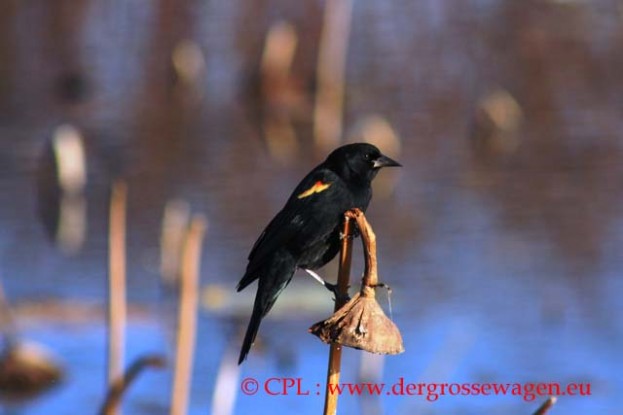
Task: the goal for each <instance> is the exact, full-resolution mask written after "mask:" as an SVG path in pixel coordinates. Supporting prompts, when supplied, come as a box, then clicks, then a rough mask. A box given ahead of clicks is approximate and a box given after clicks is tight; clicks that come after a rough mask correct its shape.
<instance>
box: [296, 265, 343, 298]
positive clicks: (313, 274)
mask: <svg viewBox="0 0 623 415" xmlns="http://www.w3.org/2000/svg"><path fill="white" fill-rule="evenodd" d="M303 270H304V271H305V272H306V273H308V274H309V275H311V277H312V278H313V279H315V280H316V281H318V282H319V283H320V284H322V285H323V286H324V287H325V288H326V289H327V290H329V291H331V292H332V293H333V295H334V296H335V298H336V299H337V298H340V297H343V295H341V294H340V293H339V291H338V289H337V284H331V283H329V282H326V281H325V280H324V279H323V278H322V277H321V276H320V275H318V274H317V273H316V272H314V271H312V270H311V269H306V268H303ZM346 299H347V300H348V294H346Z"/></svg>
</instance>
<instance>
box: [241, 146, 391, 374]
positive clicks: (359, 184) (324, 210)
mask: <svg viewBox="0 0 623 415" xmlns="http://www.w3.org/2000/svg"><path fill="white" fill-rule="evenodd" d="M386 166H400V164H399V163H397V162H396V161H394V160H392V159H390V158H389V157H387V156H384V155H383V154H381V152H380V151H379V149H378V148H376V147H375V146H373V145H371V144H363V143H358V144H349V145H345V146H342V147H340V148H338V149H336V150H334V151H333V152H332V153H331V154H330V155H329V157H327V159H326V160H325V161H324V162H323V163H321V164H320V165H318V166H317V167H316V168H315V169H313V170H312V171H311V172H310V173H309V174H308V175H307V176H305V178H304V179H303V180H302V181H301V183H299V185H298V186H296V189H294V192H293V193H292V195H291V196H290V198H289V199H288V201H287V202H286V205H285V206H284V207H283V209H281V211H280V212H279V213H278V214H277V216H275V218H274V219H273V220H272V221H271V222H270V223H269V224H268V226H267V227H266V229H264V232H262V234H261V235H260V237H259V238H258V240H257V241H256V242H255V245H254V246H253V248H252V250H251V253H250V254H249V264H248V265H247V270H246V272H245V274H244V276H243V277H242V279H241V280H240V282H239V283H238V287H237V290H238V291H241V290H242V289H244V288H245V287H246V286H247V285H249V284H251V283H252V282H253V281H255V280H256V279H259V283H258V287H257V294H256V296H255V304H254V305H253V314H252V315H251V321H250V322H249V327H248V328H247V333H246V335H245V336H244V342H243V343H242V350H241V351H240V358H239V360H238V364H240V363H242V362H243V361H244V359H245V358H246V357H247V354H248V353H249V349H250V348H251V345H252V344H253V341H254V340H255V335H256V334H257V331H258V329H259V327H260V322H261V321H262V318H264V316H266V314H267V313H268V312H269V311H270V309H271V308H272V306H273V304H275V301H276V300H277V297H278V296H279V294H281V292H282V291H283V289H284V288H286V286H287V285H288V283H290V280H291V279H292V276H293V274H294V271H295V270H296V269H297V268H302V269H317V268H320V267H322V266H323V265H325V264H326V263H327V262H329V261H331V260H332V259H333V258H334V257H335V255H336V254H337V253H338V252H339V250H340V230H341V225H342V223H343V216H344V212H346V211H347V210H349V209H352V208H359V209H361V210H362V211H364V212H365V210H366V208H367V207H368V203H370V199H371V198H372V188H371V187H370V184H371V182H372V179H374V177H375V176H376V174H377V173H378V171H379V169H380V168H381V167H386Z"/></svg>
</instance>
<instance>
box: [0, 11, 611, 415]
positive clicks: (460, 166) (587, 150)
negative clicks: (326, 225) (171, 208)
mask: <svg viewBox="0 0 623 415" xmlns="http://www.w3.org/2000/svg"><path fill="white" fill-rule="evenodd" d="M352 13H353V15H352V19H351V33H350V41H349V51H348V56H347V58H348V59H347V67H346V73H345V82H346V84H345V114H344V128H345V132H346V135H349V136H357V134H359V133H360V132H359V130H358V128H357V126H359V125H361V124H362V123H364V121H363V120H366V119H369V118H367V117H370V116H372V115H373V114H379V115H380V116H382V117H383V119H384V120H386V121H387V123H388V128H390V129H391V130H393V131H395V133H396V135H397V136H399V137H401V141H402V143H401V145H400V151H401V154H400V155H399V156H397V158H398V159H399V160H400V162H401V163H402V164H403V165H404V166H405V167H403V169H402V170H401V171H400V172H399V174H398V178H397V180H396V187H395V189H394V190H393V191H392V192H389V191H385V192H384V191H383V189H377V192H376V194H377V196H378V197H375V200H374V201H373V202H372V204H371V207H370V209H369V220H370V222H371V223H372V225H373V226H374V228H375V231H376V233H377V236H378V239H379V260H380V264H379V266H380V273H381V275H380V277H381V279H382V280H383V281H385V282H387V283H389V284H391V285H392V287H393V289H394V294H393V298H392V301H393V308H394V318H395V321H396V323H397V324H398V326H399V327H400V328H401V331H402V333H403V335H404V341H405V348H406V352H405V353H404V354H403V355H400V356H392V357H388V358H386V359H385V360H384V362H385V367H384V370H383V380H384V381H385V382H388V383H392V382H394V381H396V379H398V378H399V377H401V376H403V377H405V378H406V379H407V380H408V381H413V382H417V381H422V382H433V381H441V382H468V381H473V382H485V381H491V382H508V381H511V382H514V381H518V382H521V381H557V382H572V381H575V382H592V384H593V393H594V396H592V397H591V398H571V397H561V399H560V400H559V402H558V403H557V405H556V406H555V408H554V409H553V410H552V411H551V412H552V413H575V412H578V413H579V412H586V413H604V414H607V413H615V408H618V407H620V406H621V405H622V404H623V401H622V398H621V393H620V392H621V390H622V388H623V382H622V380H621V377H620V375H619V373H620V372H621V370H622V369H623V367H622V366H621V359H620V346H621V345H622V344H623V323H622V320H621V318H620V317H619V316H620V315H621V313H623V304H622V301H621V298H620V293H621V292H623V290H622V288H623V287H622V286H621V285H622V283H621V278H619V275H618V274H619V273H620V270H621V269H623V263H622V260H621V256H620V247H621V246H622V243H623V237H622V235H623V222H622V220H621V219H622V216H621V209H620V206H621V203H622V202H623V200H622V199H623V198H622V196H623V192H622V191H621V177H623V171H622V170H623V167H622V166H623V163H622V161H623V149H622V143H623V141H622V138H623V137H622V136H621V131H623V121H622V118H621V117H620V114H621V111H622V110H623V108H622V107H621V105H622V104H621V100H620V96H621V94H622V93H623V91H622V87H623V75H622V74H623V70H622V69H623V55H622V54H620V53H619V49H620V44H621V41H622V36H623V26H622V23H623V21H622V19H621V13H620V5H619V4H618V3H617V2H615V1H609V0H596V1H593V2H580V1H565V2H562V1H546V0H528V1H524V2H513V1H504V0H488V1H486V0H473V1H469V2H464V1H457V0H444V1H423V0H422V1H415V2H372V1H361V2H355V3H354V8H353V11H352ZM322 19H323V7H322V5H321V4H317V3H314V2H305V3H304V4H298V3H292V2H285V1H280V0H274V1H269V2H259V3H253V4H252V5H246V4H241V3H240V4H239V3H238V2H201V1H195V0H186V1H183V2H176V3H174V2H170V1H157V2H152V3H149V4H147V3H145V2H137V1H115V2H95V1H89V0H79V1H75V0H71V1H69V0H63V1H59V2H54V3H49V2H27V3H24V2H16V1H5V2H2V4H0V142H1V146H2V147H1V149H0V192H1V194H2V195H3V202H4V203H2V204H0V274H1V277H2V278H3V281H4V284H5V286H6V291H7V293H8V295H9V297H10V298H11V300H12V302H13V303H15V304H16V305H17V306H18V308H17V310H18V313H17V317H18V322H19V323H21V324H20V327H21V332H22V335H23V336H24V337H25V338H28V339H32V340H35V341H37V342H41V343H43V344H46V345H47V347H49V348H51V349H53V350H54V351H55V354H57V355H58V356H60V357H61V359H63V365H64V367H65V368H66V369H67V371H68V376H67V380H66V381H65V382H64V383H63V384H62V385H61V386H59V387H58V388H57V389H55V390H54V391H51V392H49V393H48V394H46V395H44V396H43V397H41V398H39V399H38V400H36V401H35V402H33V403H29V404H26V405H24V406H16V407H12V409H10V411H11V413H18V414H22V413H23V414H30V413H59V414H62V413H70V412H73V411H72V410H70V409H69V408H76V407H86V408H88V410H91V411H92V412H94V411H95V405H94V402H98V403H99V402H100V401H101V398H103V396H104V390H103V389H104V350H105V347H104V341H105V331H104V317H103V315H99V314H95V315H93V317H92V318H91V319H88V320H87V321H73V320H66V319H63V318H62V316H60V315H59V316H58V318H54V316H55V314H53V313H52V312H50V311H49V310H48V311H46V310H44V311H42V312H41V313H40V314H39V315H35V316H33V315H25V314H22V313H20V312H19V310H20V308H19V306H20V304H24V303H25V302H29V303H30V302H37V301H43V300H46V301H53V302H56V303H63V304H64V303H65V302H71V303H74V302H76V303H94V304H96V305H98V306H99V305H102V304H103V303H104V298H105V293H106V291H105V290H106V281H105V278H106V236H105V235H106V227H107V223H106V222H107V219H106V217H107V203H108V196H109V187H110V183H111V182H112V180H113V179H114V178H116V177H120V176H122V177H125V178H127V180H128V183H129V216H128V221H129V224H130V229H129V236H128V237H129V240H128V250H129V252H128V258H131V260H130V261H129V263H128V277H129V281H128V284H129V287H128V295H129V297H130V301H131V302H132V303H133V304H140V306H141V307H143V308H144V309H145V310H146V311H145V317H144V318H142V319H136V318H135V319H134V320H133V319H132V317H131V318H130V327H129V333H128V355H129V356H128V359H130V360H131V359H132V358H133V357H135V356H138V355H140V354H143V353H149V352H165V353H166V352H171V348H172V342H173V338H174V336H173V327H174V324H175V317H174V315H175V311H176V307H175V306H174V305H173V300H172V299H170V298H169V297H170V295H169V294H168V291H166V290H164V289H163V288H162V287H161V283H160V278H159V275H158V273H159V266H160V264H159V249H160V247H159V238H160V231H161V228H162V226H161V220H162V216H163V213H164V209H165V205H166V203H167V201H169V200H171V199H175V198H179V199H183V200H186V201H188V203H189V204H190V206H191V209H192V211H193V212H202V213H205V214H206V215H207V217H208V219H209V222H210V228H209V232H208V235H207V240H206V243H205V247H204V258H203V264H204V265H203V270H202V281H203V283H204V284H205V285H207V284H215V286H217V287H220V289H222V288H224V292H225V294H224V295H225V296H230V297H227V298H225V300H227V301H233V304H235V305H234V306H233V309H234V310H239V311H236V312H232V313H228V312H223V311H221V312H219V311H215V310H214V309H213V308H210V307H208V308H206V309H204V311H203V312H202V314H201V316H200V323H199V338H198V340H197V350H198V354H197V356H196V358H195V361H196V365H195V380H194V383H193V387H192V401H191V413H193V414H194V413H197V414H198V413H205V412H206V411H207V410H208V409H207V408H209V407H210V404H211V402H212V392H213V390H214V388H215V383H216V380H215V376H216V375H215V374H216V372H217V370H218V368H219V367H220V365H221V357H222V356H223V354H224V349H225V348H226V347H228V346H227V345H229V344H231V342H232V340H231V337H232V336H235V335H237V334H236V333H237V331H238V329H239V328H238V324H245V323H246V321H245V320H246V318H247V313H250V308H251V303H250V299H248V298H247V297H245V296H242V297H236V296H235V294H233V289H234V286H235V283H236V282H237V281H238V279H239V277H240V275H241V274H242V272H243V270H244V265H245V264H244V262H245V261H244V258H246V255H247V253H248V250H249V249H250V247H251V244H252V243H253V241H254V240H255V237H256V236H257V235H258V233H259V232H260V230H261V229H262V227H263V226H264V225H265V223H266V222H267V221H268V220H269V219H270V218H271V217H272V215H273V214H274V213H275V212H276V211H277V210H278V209H279V208H280V207H281V206H282V204H283V203H284V201H285V199H286V197H287V196H288V195H289V192H290V190H291V189H292V188H293V186H294V185H295V184H296V183H297V181H298V179H299V178H300V177H301V176H302V175H303V174H305V172H307V171H308V170H309V169H310V168H311V167H313V166H314V165H315V164H316V163H318V162H319V161H320V159H321V158H323V157H324V154H320V153H321V152H318V151H316V150H315V146H314V141H313V126H312V121H313V117H312V115H311V112H310V111H311V108H312V105H311V104H310V102H312V101H313V92H314V86H315V82H316V79H315V68H316V57H317V55H318V45H319V36H320V32H321V25H322ZM282 21H287V22H289V23H290V24H291V25H292V27H294V29H295V30H296V33H297V40H296V48H295V51H294V56H293V58H292V59H293V61H292V62H291V63H289V75H288V76H289V77H290V78H287V79H281V78H279V79H278V81H279V82H277V84H276V85H277V86H276V87H275V88H281V89H279V90H278V91H277V92H275V93H274V94H273V95H271V94H268V95H267V94H266V91H265V90H264V91H263V92H259V93H258V92H257V91H262V89H261V88H260V87H259V86H258V85H257V82H259V80H261V79H266V74H261V73H260V62H261V57H262V48H263V46H264V44H265V40H264V38H265V35H266V34H267V33H268V31H269V28H270V27H271V26H272V25H273V24H274V23H277V22H282ZM180 48H186V49H184V50H186V52H188V53H187V54H186V56H187V57H188V56H190V59H191V63H189V64H188V65H191V68H190V69H191V72H190V73H191V75H192V76H188V73H189V72H188V71H185V70H184V69H183V68H182V69H180V63H179V59H181V58H179V54H180V53H181V52H180ZM176 50H177V51H178V53H177V54H176V56H178V59H177V61H176V60H174V59H173V56H174V51H176ZM189 51H190V52H189ZM192 62H194V63H192ZM192 68H195V69H194V70H193V69H192ZM500 91H501V92H500ZM500 93H501V94H503V96H504V97H505V98H504V99H503V100H502V101H499V100H498V101H496V102H502V104H496V105H498V106H499V108H502V110H503V111H506V113H505V114H506V116H508V108H511V107H512V105H514V104H508V103H509V102H513V103H516V106H517V111H519V112H518V113H520V118H519V116H517V117H518V118H517V122H516V123H514V124H511V126H512V128H511V129H508V128H506V127H505V126H507V125H509V124H504V122H500V121H499V120H500V118H499V117H497V115H495V114H497V113H495V109H494V110H491V107H490V105H491V104H490V103H491V97H492V96H493V97H496V96H497V97H498V98H499V96H500V95H496V94H500ZM274 102H277V103H278V105H277V106H276V107H277V108H276V109H275V105H273V104H274ZM292 102H295V104H292ZM504 102H506V104H504ZM269 105H273V106H272V107H271V108H272V109H271V110H270V111H269V110H267V109H266V108H267V106H269ZM284 105H285V107H288V106H289V105H292V107H291V108H289V109H288V108H286V109H284V108H283V106H284ZM509 105H510V106H509ZM292 108H294V109H292ZM483 108H484V109H483ZM504 108H506V110H504ZM284 111H285V113H284ZM483 111H484V112H483ZM491 111H493V112H491ZM511 111H512V110H511ZM270 114H272V116H273V118H270ZM483 114H485V115H486V116H483ZM487 114H488V115H487ZM491 114H494V115H491ZM487 117H488V118H487ZM267 120H268V121H267ZM275 120H276V121H278V123H277V124H275ZM64 123H71V124H73V125H75V126H76V127H77V128H78V129H79V130H80V131H81V132H82V134H83V137H84V140H85V146H86V157H87V161H88V178H87V182H88V185H87V187H86V189H85V194H84V196H85V199H86V204H87V206H86V212H88V217H87V219H86V220H87V222H88V223H87V227H86V229H88V234H87V235H86V240H85V241H84V246H83V248H82V251H81V252H80V253H79V254H77V255H75V256H73V257H66V256H64V254H63V253H62V252H60V251H59V250H58V249H57V248H55V247H54V246H53V245H52V244H51V243H50V242H51V241H50V238H49V237H48V235H47V234H46V231H45V228H44V226H42V223H41V222H40V219H39V215H38V214H37V206H38V205H40V203H41V202H42V201H41V200H40V198H41V197H43V196H42V195H41V194H39V195H38V194H37V192H36V191H35V190H36V189H37V187H36V183H37V177H36V173H37V171H38V170H39V169H40V165H39V162H40V160H41V159H42V157H41V155H42V153H43V152H44V151H46V150H45V149H46V146H48V145H49V143H50V140H51V137H52V132H53V131H54V129H55V128H56V127H57V126H59V125H61V124H64ZM275 125H278V126H281V128H270V127H271V126H275ZM284 125H285V126H286V127H283V126H284ZM284 128H285V130H284ZM275 131H277V132H278V131H287V134H289V135H288V136H287V139H288V140H290V141H291V140H292V137H294V139H295V140H297V141H296V146H295V147H292V148H294V149H295V151H289V152H288V153H287V154H294V157H295V158H294V159H289V160H287V162H285V163H284V162H283V161H284V160H283V159H278V160H276V159H273V158H272V157H271V156H270V154H271V149H272V147H271V146H274V143H275V139H274V136H273V134H275ZM267 134H270V136H269V137H267V136H266V135H267ZM386 173H387V172H384V173H381V174H386ZM50 174H52V173H50ZM393 181H394V180H389V179H388V180H387V183H389V182H393ZM38 198H39V200H38ZM43 206H45V205H43ZM358 260H360V257H357V256H356V258H355V261H358ZM358 263H359V262H356V264H358ZM357 272H359V271H357ZM324 274H325V275H329V276H330V275H335V267H334V265H330V266H328V267H327V268H326V270H325V271H324ZM355 275H358V274H357V273H355ZM314 288H316V287H314V286H313V283H312V282H311V281H307V278H306V277H303V276H301V277H300V278H297V279H296V280H295V281H294V282H293V283H292V284H291V286H290V287H289V288H288V292H287V293H286V294H284V304H282V305H280V304H279V303H278V304H277V309H276V310H275V313H274V314H275V315H274V318H273V319H272V320H271V319H268V320H267V321H266V323H265V324H264V325H263V327H262V333H261V335H262V339H261V342H260V343H261V344H258V347H257V351H254V353H253V354H252V355H251V358H250V360H249V362H248V363H247V364H245V365H244V366H243V367H242V374H241V376H243V377H244V376H254V377H257V378H260V379H263V378H268V377H272V376H295V377H302V378H304V379H305V381H306V382H309V383H311V384H315V383H316V382H322V381H323V377H324V366H325V364H326V363H325V361H326V347H325V346H324V345H322V344H320V342H318V341H317V340H316V339H314V338H313V337H311V336H309V334H307V333H306V328H307V327H308V326H309V324H310V323H312V322H314V321H316V320H318V319H320V318H324V317H326V314H327V313H328V312H329V310H330V309H331V307H332V301H331V300H330V298H329V297H328V296H327V295H326V293H325V291H324V290H322V289H318V290H314ZM228 290H229V291H228ZM299 292H305V293H307V292H309V293H313V294H309V295H305V296H304V297H305V298H307V299H309V302H310V303H311V305H310V306H309V308H307V309H306V310H307V311H305V313H301V314H300V315H296V313H293V312H292V311H291V308H288V307H289V305H288V304H286V302H285V300H286V298H285V297H288V296H292V297H293V298H300V297H298V296H297V295H298V294H297V293H299ZM237 301H238V302H239V303H236V302H237ZM245 301H246V303H245ZM245 306H246V307H247V308H246V309H245ZM278 307H283V308H282V310H281V312H279V310H278ZM323 310H326V313H325V312H324V311H323ZM286 333H287V337H285V336H284V334H286ZM284 337H285V338H287V339H288V341H290V342H291V343H287V344H285V343H284V342H283V339H284ZM233 344H235V347H238V342H236V341H234V342H233ZM359 361H360V354H359V352H353V351H347V352H346V353H345V356H344V362H343V366H344V373H343V379H344V380H345V381H349V380H354V379H356V378H357V368H358V367H359ZM170 381H171V379H170V372H169V371H163V372H158V373H149V374H146V375H145V376H144V378H141V379H139V381H138V382H137V384H136V385H135V386H134V387H133V389H132V391H131V393H130V395H129V396H128V398H127V403H126V407H127V411H128V412H131V413H136V414H143V413H144V414H148V413H149V414H155V413H166V412H167V409H166V407H167V405H168V401H167V399H166V398H167V396H168V388H169V385H170ZM360 404H361V403H360V401H359V400H358V399H356V398H353V397H343V398H342V399H341V400H340V408H341V410H344V411H345V412H347V413H356V412H360V410H361V407H360ZM368 404H369V403H367V404H366V405H368ZM321 405H322V402H321V397H317V396H309V397H301V396H299V397H297V396H287V397H279V398H275V397H269V396H265V395H261V394H258V395H257V396H254V397H246V396H242V395H241V396H239V397H238V400H237V402H236V412H237V413H248V412H250V411H251V410H257V408H258V407H260V406H261V407H267V408H271V409H272V410H274V409H276V408H279V409H283V410H284V411H293V412H296V413H318V411H319V410H320V407H321ZM375 405H377V404H370V407H376V406H375ZM536 406H538V405H537V403H536V402H533V403H531V404H527V403H524V402H522V401H521V399H518V398H516V397H504V398H503V397H480V398H475V397H460V398H445V399H440V400H439V401H438V402H436V403H435V404H434V405H433V404H429V403H428V402H426V401H425V400H424V399H419V398H414V397H391V398H387V399H386V397H382V398H381V399H380V400H379V402H378V408H381V410H383V411H385V413H414V412H417V413H466V414H467V413H483V412H485V411H486V412H487V413H517V414H527V413H531V412H532V411H533V410H534V409H535V408H536Z"/></svg>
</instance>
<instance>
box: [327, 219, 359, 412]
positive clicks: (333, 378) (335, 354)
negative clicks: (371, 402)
mask: <svg viewBox="0 0 623 415" xmlns="http://www.w3.org/2000/svg"><path fill="white" fill-rule="evenodd" d="M351 227H352V224H351V220H350V217H348V216H345V217H344V228H343V230H342V235H344V237H343V239H342V248H341V250H340V269H339V271H338V277H337V290H338V294H339V296H338V297H339V298H336V299H335V309H334V310H335V311H337V310H339V309H340V308H341V307H342V306H343V305H344V301H343V299H344V298H347V296H348V284H349V282H350V264H351V262H352V253H353V239H352V238H351ZM341 363H342V346H341V345H340V344H339V343H331V347H330V350H329V367H328V369H327V384H326V389H325V400H324V415H329V414H330V415H335V414H336V413H337V399H338V397H339V395H338V394H337V393H331V390H330V389H329V385H335V384H337V383H339V381H340V366H341Z"/></svg>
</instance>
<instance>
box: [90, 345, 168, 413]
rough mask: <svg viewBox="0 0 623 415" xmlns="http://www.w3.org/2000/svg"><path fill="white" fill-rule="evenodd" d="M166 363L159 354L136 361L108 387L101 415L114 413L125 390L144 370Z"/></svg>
mask: <svg viewBox="0 0 623 415" xmlns="http://www.w3.org/2000/svg"><path fill="white" fill-rule="evenodd" d="M164 365H165V360H164V358H163V357H161V356H158V355H148V356H143V357H140V358H138V359H136V360H135V361H134V363H132V364H131V365H130V367H128V370H127V371H126V372H125V374H124V375H123V376H122V377H119V378H117V379H116V380H115V381H114V382H113V384H112V385H111V387H110V388H109V389H108V393H107V394H106V399H105V400H104V404H103V405H102V408H101V409H100V411H99V414H100V415H111V414H113V413H114V408H117V407H118V406H119V402H120V401H121V398H122V397H123V394H124V393H125V391H126V390H127V389H128V388H129V387H130V385H131V384H132V383H133V382H134V380H136V378H137V377H138V375H140V374H141V372H142V371H143V370H145V369H146V368H148V367H153V368H156V369H160V368H163V367H164Z"/></svg>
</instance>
